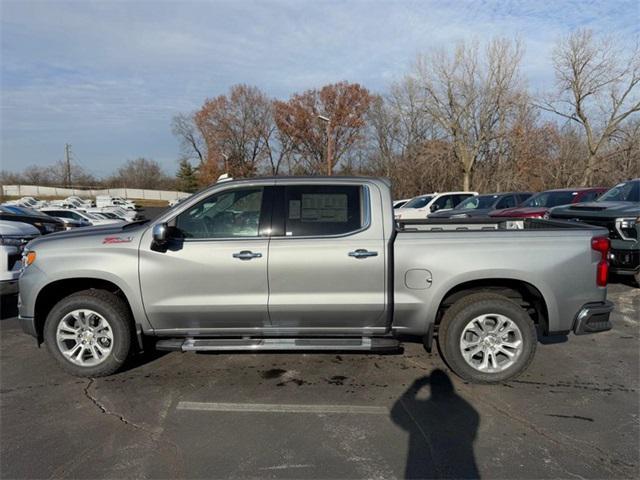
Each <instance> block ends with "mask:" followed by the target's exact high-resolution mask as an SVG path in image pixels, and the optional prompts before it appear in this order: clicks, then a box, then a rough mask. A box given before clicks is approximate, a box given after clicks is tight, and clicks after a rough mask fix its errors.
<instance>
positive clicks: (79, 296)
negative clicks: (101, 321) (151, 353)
mask: <svg viewBox="0 0 640 480" xmlns="http://www.w3.org/2000/svg"><path fill="white" fill-rule="evenodd" d="M79 309H88V310H93V311H95V312H97V313H99V314H100V315H102V316H103V317H104V318H105V319H106V320H107V322H108V323H109V325H110V327H111V330H112V335H113V344H112V346H111V352H110V353H109V354H108V355H107V356H106V357H105V358H104V360H102V361H101V363H99V364H97V365H93V366H81V365H77V364H75V363H72V362H71V361H70V360H69V359H68V358H67V357H65V355H64V354H63V353H62V352H61V351H60V349H59V348H58V344H57V341H56V331H57V328H58V325H59V324H60V322H61V321H62V320H63V318H64V317H65V316H66V315H67V314H68V313H70V312H72V311H74V310H79ZM132 323H133V322H132V319H131V314H130V312H129V309H128V307H127V305H126V303H125V302H124V301H123V300H122V299H121V298H119V297H117V296H116V295H114V294H113V293H110V292H107V291H106V290H96V289H91V290H83V291H81V292H77V293H74V294H72V295H69V296H68V297H66V298H63V299H62V300H60V301H59V302H58V303H57V304H56V305H55V306H54V307H53V308H52V309H51V311H50V312H49V315H48V316H47V320H46V322H45V324H44V341H45V343H46V345H47V349H48V350H49V353H50V354H51V355H52V356H53V357H54V358H55V359H56V360H57V361H58V363H59V364H60V366H61V367H62V368H63V369H64V370H65V371H67V372H68V373H70V374H71V375H75V376H77V377H104V376H106V375H111V374H112V373H114V372H116V371H117V370H119V369H120V368H121V367H122V365H123V364H124V363H125V361H126V360H127V358H128V356H129V353H130V351H131V338H132V327H131V326H132Z"/></svg>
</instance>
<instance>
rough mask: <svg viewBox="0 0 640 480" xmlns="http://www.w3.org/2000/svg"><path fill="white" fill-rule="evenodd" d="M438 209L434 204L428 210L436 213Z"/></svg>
mask: <svg viewBox="0 0 640 480" xmlns="http://www.w3.org/2000/svg"><path fill="white" fill-rule="evenodd" d="M439 209H440V207H439V206H438V204H437V203H434V204H433V205H431V207H430V208H429V210H431V211H432V212H437V211H438V210H439Z"/></svg>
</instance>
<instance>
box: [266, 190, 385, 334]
mask: <svg viewBox="0 0 640 480" xmlns="http://www.w3.org/2000/svg"><path fill="white" fill-rule="evenodd" d="M377 193H379V192H377ZM275 199H276V200H274V212H273V220H272V232H271V240H270V244H269V262H268V276H269V316H270V319H271V324H272V326H273V327H276V328H283V329H287V330H294V331H296V332H298V333H300V334H304V333H305V332H309V333H314V334H315V333H327V334H329V333H351V332H352V333H355V334H361V333H362V332H363V331H366V330H370V331H371V332H376V331H378V330H380V331H384V329H385V323H386V316H385V312H386V303H385V302H386V291H385V285H386V282H385V273H386V272H385V262H386V256H387V252H386V246H385V242H384V239H383V233H382V225H381V222H380V221H373V220H372V211H373V212H376V213H377V215H378V216H379V215H380V213H379V212H380V211H381V209H382V206H381V205H379V203H380V197H379V195H378V196H377V197H376V202H375V203H374V204H372V201H371V191H370V186H368V185H366V184H363V183H362V182H357V181H352V182H349V181H345V180H342V181H341V180H336V181H335V182H334V181H328V182H326V183H325V182H323V183H318V182H315V183H312V182H311V183H310V182H308V181H307V183H304V182H301V183H295V181H291V180H290V181H288V182H285V183H283V184H282V185H280V186H277V187H276V194H275ZM376 209H377V210H376Z"/></svg>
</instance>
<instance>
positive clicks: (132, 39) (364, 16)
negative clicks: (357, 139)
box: [0, 0, 640, 175]
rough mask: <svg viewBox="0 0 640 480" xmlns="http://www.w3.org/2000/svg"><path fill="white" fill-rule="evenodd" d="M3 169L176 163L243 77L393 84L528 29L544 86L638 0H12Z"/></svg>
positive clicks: (617, 24) (628, 27)
mask: <svg viewBox="0 0 640 480" xmlns="http://www.w3.org/2000/svg"><path fill="white" fill-rule="evenodd" d="M0 8H1V10H0V21H1V23H0V27H1V31H2V37H1V39H2V45H1V49H0V53H1V56H0V62H1V75H2V76H1V80H2V85H1V107H2V110H1V120H2V123H1V131H2V135H1V141H2V145H1V149H0V152H1V159H0V168H1V169H8V170H14V171H16V170H21V169H22V168H23V167H24V166H26V165H30V164H37V165H48V164H51V163H53V162H55V161H56V160H59V159H61V158H62V157H63V150H64V143H65V142H69V143H71V144H72V145H73V151H74V156H75V159H76V160H77V161H78V162H79V163H80V164H81V165H83V166H84V167H86V168H87V169H88V170H90V171H91V172H92V173H94V174H96V175H107V174H109V173H110V172H112V171H113V170H114V169H115V168H116V167H117V166H119V165H120V164H121V163H122V162H124V161H125V160H126V159H129V158H136V157H139V156H145V157H149V158H153V159H155V160H158V161H159V162H160V163H161V164H162V165H163V166H164V168H165V169H166V170H167V171H168V172H173V171H175V169H176V159H177V158H178V142H177V140H176V139H175V138H174V137H173V136H172V134H171V128H170V122H171V118H172V117H173V115H175V114H176V113H179V112H188V111H191V110H194V109H196V108H197V107H198V106H199V105H201V104H202V102H203V101H204V99H205V98H206V97H213V96H216V95H219V94H221V93H224V92H225V91H227V89H228V88H229V86H231V85H233V84H236V83H248V84H252V85H256V86H258V87H260V88H262V89H263V90H265V91H266V92H267V93H268V94H270V95H272V96H275V97H287V96H288V95H289V94H290V93H292V92H295V91H301V90H305V89H307V88H312V87H318V86H321V85H323V84H325V83H330V82H336V81H341V80H348V81H351V82H360V83H362V84H364V85H365V86H367V87H368V88H369V89H371V90H373V91H376V92H383V91H384V90H385V89H386V88H387V87H388V86H389V84H390V83H391V82H393V81H394V80H397V79H399V78H400V77H402V75H403V74H404V73H406V72H407V71H408V70H409V68H410V66H411V64H412V62H413V61H414V59H415V57H416V55H417V54H418V53H425V52H429V51H430V50H432V49H434V48H439V47H442V46H444V47H447V46H450V45H453V44H454V43H455V42H456V41H459V40H463V39H464V40H473V39H478V40H485V39H488V38H490V37H491V36H494V35H506V36H516V35H517V36H519V37H520V38H521V39H522V40H523V41H524V44H525V48H526V54H525V57H524V61H523V72H524V74H525V75H526V77H527V78H528V80H529V84H530V87H531V88H532V89H533V90H534V91H535V90H539V89H543V88H547V87H548V86H550V85H551V82H552V81H553V72H552V69H551V61H550V58H549V57H550V52H551V49H552V47H553V43H554V42H555V41H556V40H557V38H558V37H559V36H561V35H563V34H566V33H567V32H568V31H570V30H571V29H573V28H576V27H588V28H592V29H593V30H595V31H596V32H598V33H613V34H616V35H619V36H620V37H621V38H627V39H628V38H630V37H631V36H633V35H637V34H638V31H639V30H638V25H639V24H640V2H638V1H637V0H630V1H617V0H616V1H613V0H612V1H586V0H583V1H561V0H555V1H554V0H537V1H534V0H529V1H511V2H494V1H461V0H458V1H454V0H450V1H444V0H443V1H392V0H389V1H383V0H370V1H360V0H348V1H337V0H336V1H322V0H315V1H311V0H282V1H254V0H235V1H226V0H224V1H223V0H219V1H181V2H170V1H146V0H137V1H106V0H102V1H96V2H90V1H75V2H68V1H55V0H50V1H43V2H36V1H30V0H21V1H15V0H2V1H1V2H0Z"/></svg>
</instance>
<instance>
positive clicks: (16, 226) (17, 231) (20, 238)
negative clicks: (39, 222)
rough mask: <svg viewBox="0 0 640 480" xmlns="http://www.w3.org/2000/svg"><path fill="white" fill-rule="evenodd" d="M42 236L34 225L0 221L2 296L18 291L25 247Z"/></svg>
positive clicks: (0, 281) (0, 292) (0, 286)
mask: <svg viewBox="0 0 640 480" xmlns="http://www.w3.org/2000/svg"><path fill="white" fill-rule="evenodd" d="M39 235H40V231H39V230H38V229H37V228H36V227H34V226H33V225H29V224H28V223H23V222H13V221H7V220H0V295H9V294H12V293H16V292H17V291H18V277H19V276H20V270H21V269H22V250H23V249H24V246H25V245H26V244H27V242H29V240H32V239H34V238H36V237H37V236H39Z"/></svg>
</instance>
